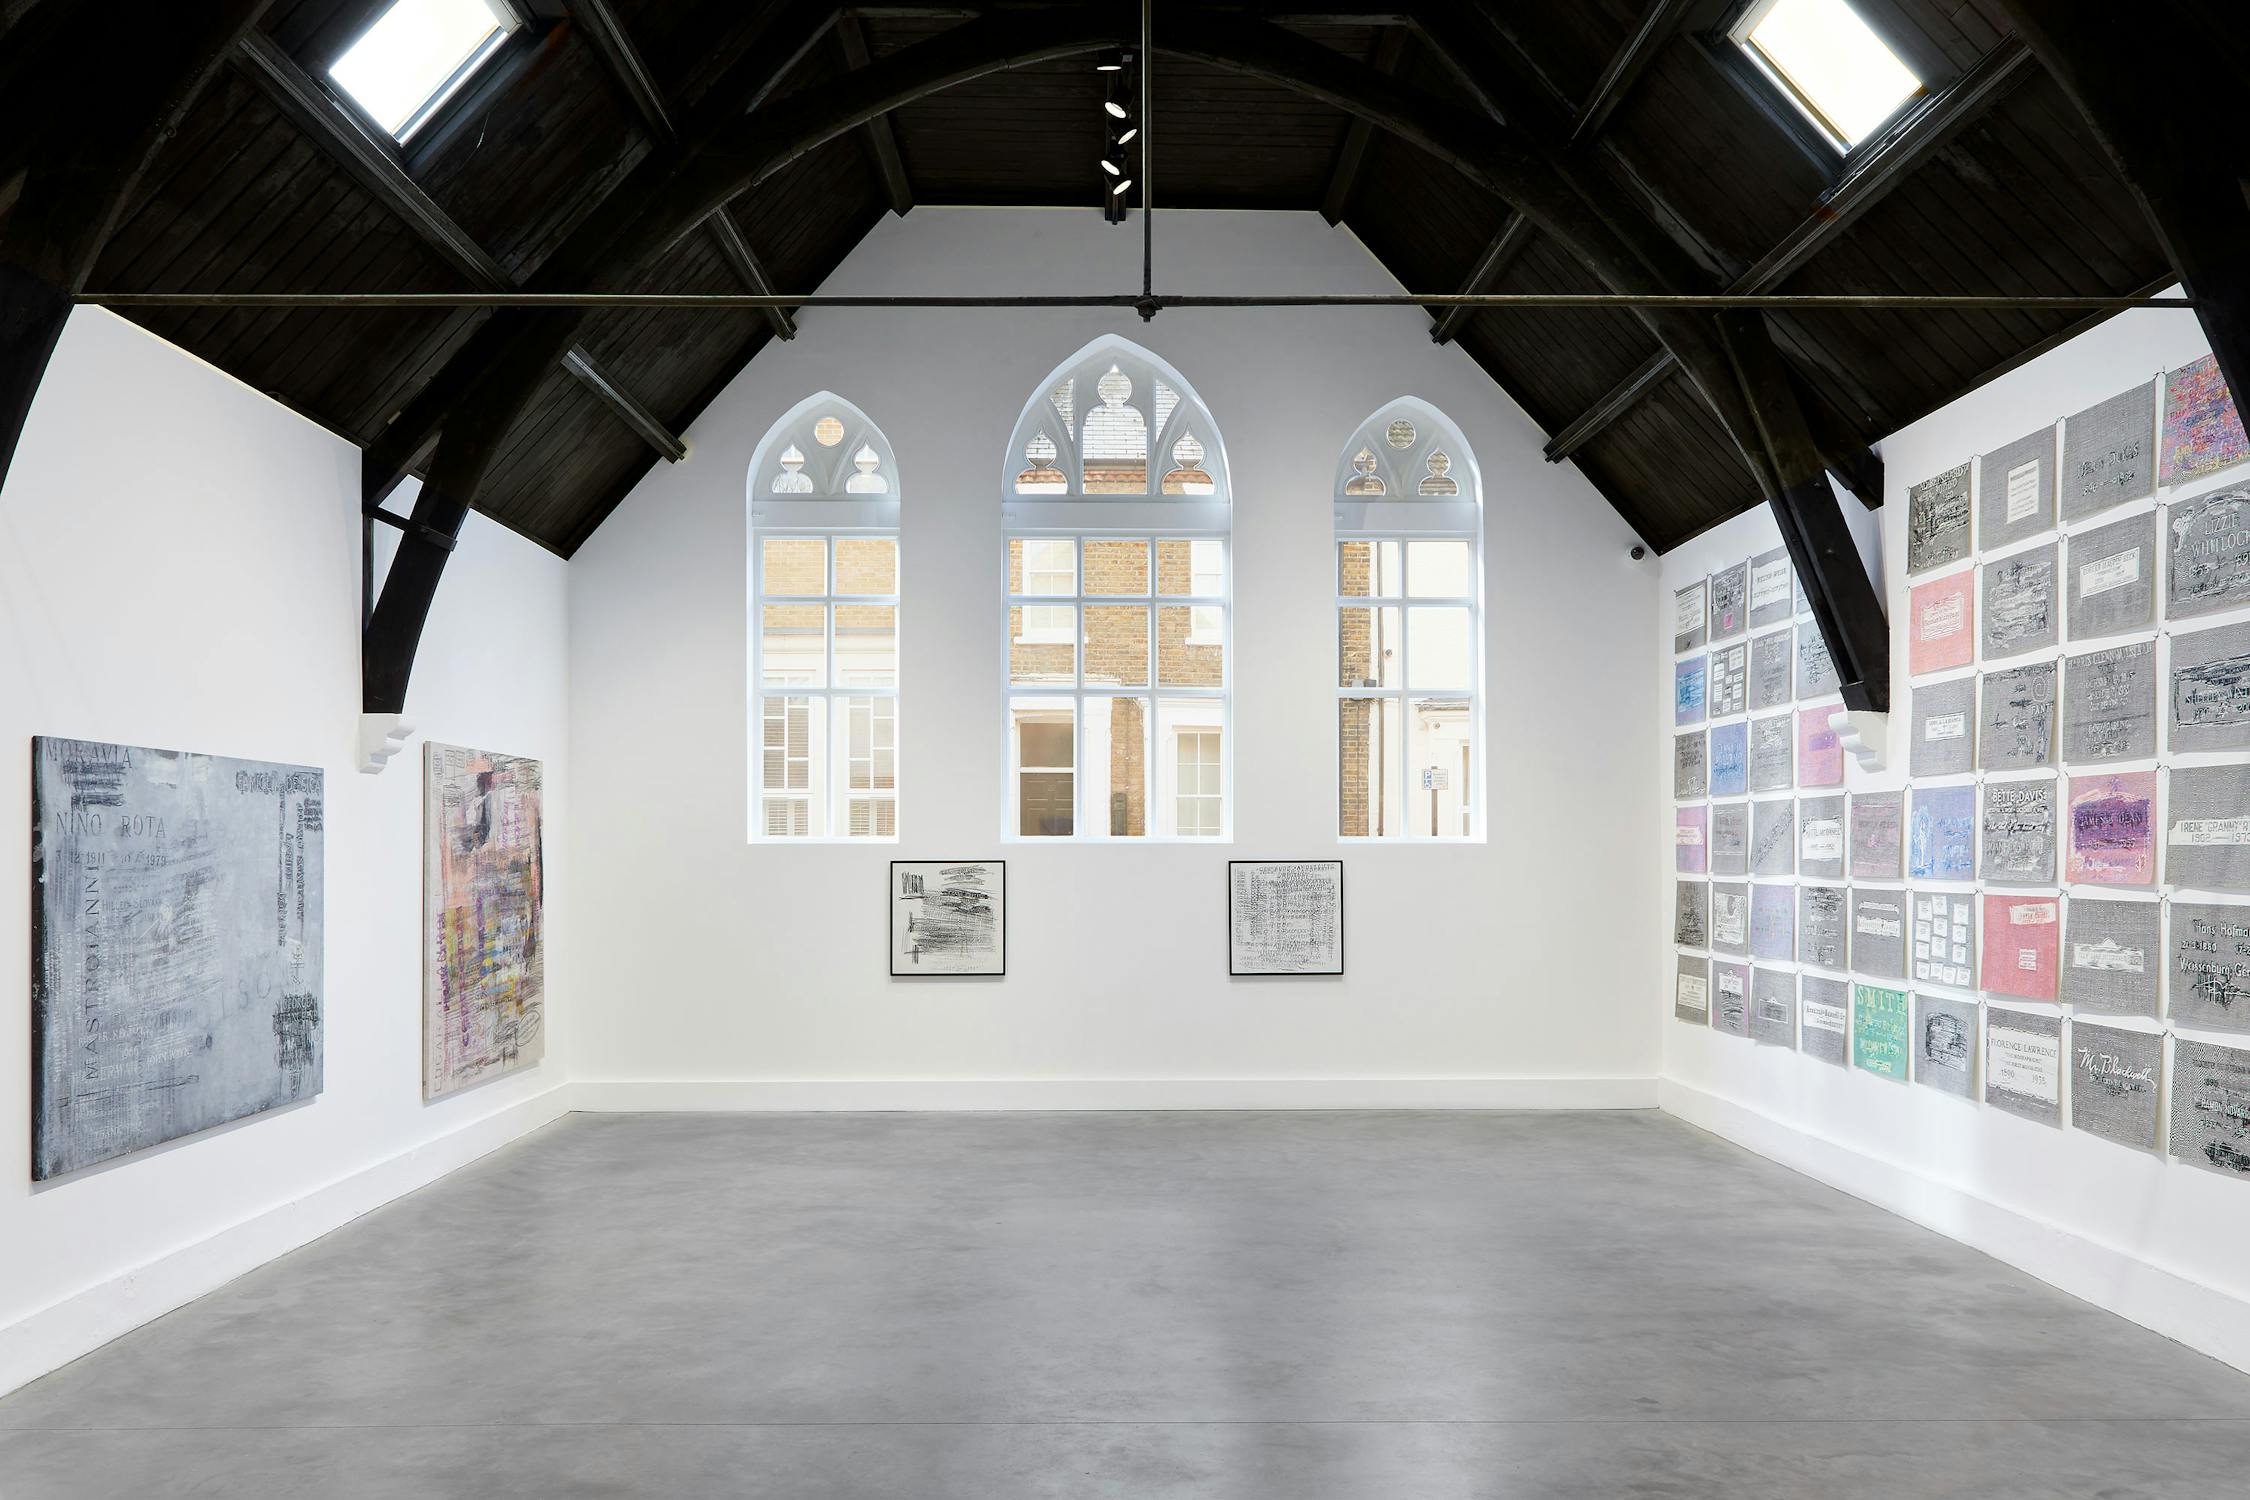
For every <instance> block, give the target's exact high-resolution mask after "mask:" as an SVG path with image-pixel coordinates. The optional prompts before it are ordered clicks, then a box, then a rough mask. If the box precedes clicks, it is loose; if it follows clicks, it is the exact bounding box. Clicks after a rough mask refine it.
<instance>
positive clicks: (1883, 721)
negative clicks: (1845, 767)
mask: <svg viewBox="0 0 2250 1500" xmlns="http://www.w3.org/2000/svg"><path fill="white" fill-rule="evenodd" d="M1828 722H1829V723H1830V725H1832V726H1833V727H1834V729H1835V731H1836V743H1837V744H1839V745H1841V746H1843V747H1844V748H1845V749H1846V750H1848V751H1850V752H1851V757H1852V759H1853V760H1855V761H1857V762H1858V763H1859V768H1860V769H1861V770H1862V771H1880V770H1882V769H1883V762H1884V761H1885V759H1886V758H1887V757H1888V754H1889V750H1890V743H1891V716H1890V715H1889V714H1879V713H1876V712H1874V711H1873V710H1872V709H1864V708H1839V709H1838V710H1836V712H1835V714H1834V715H1833V716H1832V717H1831V718H1830V719H1829V721H1828Z"/></svg>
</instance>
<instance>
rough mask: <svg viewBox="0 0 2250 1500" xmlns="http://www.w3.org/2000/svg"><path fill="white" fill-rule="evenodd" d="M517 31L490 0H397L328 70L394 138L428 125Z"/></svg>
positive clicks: (505, 12)
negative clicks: (510, 34) (454, 93)
mask: <svg viewBox="0 0 2250 1500" xmlns="http://www.w3.org/2000/svg"><path fill="white" fill-rule="evenodd" d="M515 29H516V18H515V16H514V14H513V13H511V12H510V11H508V10H507V9H506V8H505V7H504V6H502V5H498V4H495V3H493V0H396V3H394V4H393V5H392V6H391V7H390V8H389V9H388V10H386V11H384V12H383V13H382V14H381V15H379V16H377V17H376V18H375V20H374V22H373V24H371V25H370V26H369V27H368V28H367V29H366V30H365V31H363V32H361V33H360V35H359V40H357V41H355V42H353V43H352V44H351V46H350V47H348V48H347V49H345V52H344V55H343V56H342V57H339V58H337V59H336V62H335V65H334V66H333V67H331V68H330V69H329V70H328V76H329V77H330V78H333V79H334V80H335V81H336V83H337V85H338V86H339V87H341V88H342V89H343V90H344V92H346V93H348V94H350V95H351V96H352V98H353V100H354V101H355V102H357V103H358V105H359V107H360V108H361V109H364V110H366V111H367V113H368V114H369V115H370V116H372V117H373V118H374V121H375V123H376V124H378V125H380V126H382V127H383V128H384V129H385V130H387V131H389V132H390V133H391V134H392V135H393V136H394V137H396V138H397V139H399V140H402V141H403V140H405V139H406V138H407V137H408V136H410V135H412V134H413V133H414V132H415V131H416V130H418V129H419V128H421V127H422V126H423V125H425V124H427V123H428V122H429V120H430V118H431V116H433V115H435V114H436V113H437V111H438V108H439V106H440V105H442V104H444V103H445V101H446V100H447V99H449V98H451V97H452V96H453V92H454V91H455V90H456V89H458V88H460V87H461V85H462V84H464V83H466V82H468V80H469V77H470V75H471V74H473V73H475V72H476V70H477V69H478V68H479V67H480V66H482V65H483V63H484V61H485V60H486V59H487V58H489V57H491V56H492V54H493V53H495V52H497V51H498V50H500V44H501V43H503V42H505V41H506V40H507V39H508V34H509V33H510V32H512V31H514V30H515Z"/></svg>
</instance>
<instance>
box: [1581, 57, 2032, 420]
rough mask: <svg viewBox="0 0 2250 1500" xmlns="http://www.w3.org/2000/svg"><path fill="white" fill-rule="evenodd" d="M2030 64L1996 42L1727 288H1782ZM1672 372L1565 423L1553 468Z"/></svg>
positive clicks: (1657, 363)
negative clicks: (1784, 283)
mask: <svg viewBox="0 0 2250 1500" xmlns="http://www.w3.org/2000/svg"><path fill="white" fill-rule="evenodd" d="M2030 60H2031V54H2030V52H2029V51H2028V50H2027V49H2026V48H2025V47H2024V45H2023V43H2022V41H2020V40H2019V39H2018V38H2016V37H2013V36H2010V37H2004V38H2002V39H2001V40H2000V41H1999V42H1997V43H1996V44H1994V46H1993V48H1992V50H1991V51H1989V52H1987V53H1985V55H1984V56H1983V57H1981V58H1979V59H1978V60H1977V61H1976V63H1975V64H1974V65H1972V66H1971V67H1970V68H1969V70H1968V71H1967V72H1965V73H1963V74H1962V75H1961V76H1960V77H1959V78H1957V79H1955V80H1954V81H1953V82H1952V83H1951V84H1949V85H1947V86H1946V87H1945V88H1943V89H1940V90H1939V91H1938V92H1937V93H1935V94H1932V95H1931V96H1930V97H1929V98H1928V99H1926V100H1924V101H1923V102H1922V104H1921V106H1920V107H1919V108H1917V109H1916V110H1915V111H1914V112H1913V113H1912V114H1911V115H1909V116H1908V117H1907V119H1906V120H1905V121H1903V122H1902V123H1901V124H1900V125H1899V127H1898V128H1897V129H1895V130H1894V131H1892V132H1891V134H1890V135H1888V136H1887V137H1885V138H1884V139H1883V140H1882V141H1881V142H1879V143H1878V144H1876V145H1875V146H1874V147H1873V148H1872V149H1870V150H1869V151H1868V152H1867V153H1866V154H1865V155H1864V156H1862V157H1860V158H1859V159H1858V160H1857V161H1856V162H1854V163H1852V164H1851V165H1850V166H1848V167H1847V168H1846V170H1845V173H1844V175H1843V177H1842V178H1841V179H1840V180H1838V182H1837V183H1836V185H1835V186H1834V187H1832V188H1830V189H1829V190H1828V191H1827V192H1826V193H1824V194H1822V195H1821V200H1820V202H1819V203H1818V204H1816V205H1814V207H1813V210H1812V212H1811V213H1809V214H1807V215H1806V216H1805V218H1804V219H1803V220H1802V221H1801V222H1800V223H1799V224H1798V225H1797V227H1796V228H1795V229H1792V230H1791V231H1789V233H1787V234H1785V235H1783V236H1782V237H1781V239H1780V240H1779V241H1778V242H1777V243H1776V244H1775V245H1774V247H1773V248H1772V249H1770V250H1768V251H1767V252H1766V253H1765V254H1764V255H1761V256H1759V257H1758V259H1757V261H1756V262H1755V263H1753V264H1752V265H1751V266H1750V268H1749V269H1748V270H1746V271H1744V272H1743V273H1742V274H1741V275H1740V276H1738V277H1736V278H1735V279H1734V282H1733V284H1732V285H1730V286H1728V288H1727V290H1728V291H1729V292H1733V293H1737V294H1740V295H1744V296H1754V295H1756V294H1757V293H1760V292H1770V291H1772V290H1774V289H1775V288H1776V287H1778V286H1780V285H1781V283H1782V282H1784V281H1786V280H1788V279H1789V278H1790V277H1791V276H1793V275H1795V274H1796V273H1797V272H1798V271H1799V270H1801V269H1802V268H1803V267H1804V266H1805V264H1806V263H1807V262H1808V261H1810V260H1811V259H1812V258H1813V257H1814V256H1816V255H1818V254H1819V253H1820V252H1821V251H1822V250H1824V249H1826V248H1827V247H1828V246H1829V245H1832V244H1834V243H1835V242H1836V240H1837V239H1838V237H1840V236H1841V235H1842V234H1843V232H1844V231H1845V230H1847V229H1849V228H1850V227H1851V226H1852V225H1853V224H1854V223H1856V222H1858V220H1859V218H1860V216H1861V215H1862V214H1864V213H1866V212H1867V211H1868V210H1869V209H1871V208H1873V207H1874V206H1875V205H1876V204H1878V203H1880V202H1882V201H1883V199H1884V198H1885V197H1887V196H1889V194H1890V192H1891V190H1892V189H1893V188H1895V187H1897V186H1898V185H1899V184H1900V183H1901V182H1903V181H1905V180H1906V178H1907V177H1908V176H1909V175H1910V174H1911V173H1912V172H1913V171H1914V170H1915V169H1916V168H1917V167H1919V166H1921V165H1922V164H1923V163H1924V162H1926V161H1928V160H1929V159H1930V157H1931V156H1932V155H1934V154H1935V153H1936V152H1938V151H1939V150H1940V149H1942V148H1943V147H1944V146H1945V144H1946V143H1947V142H1948V141H1950V140H1952V139H1953V137H1954V136H1955V135H1957V134H1958V133H1959V132H1960V131H1961V129H1962V128H1963V127H1964V126H1966V125H1968V124H1969V123H1970V122H1971V121H1973V120H1975V119H1976V118H1977V117H1978V116H1979V115H1981V114H1983V113H1984V111H1985V110H1986V109H1988V108H1990V107H1991V106H1992V104H1993V102H1994V101H1995V100H1997V99H1999V98H2000V97H2001V96H2002V95H2003V94H2004V93H2006V92H2007V90H2008V89H2009V87H2011V86H2012V85H2013V84H2014V83H2015V82H2016V81H2017V80H2019V79H2020V78H2022V77H2023V76H2024V72H2025V68H2026V65H2027V64H2028V63H2029V62H2030ZM1652 367H1654V368H1652ZM1671 369H1672V356H1671V353H1670V351H1668V350H1664V351H1659V352H1658V353H1657V354H1656V355H1655V356H1653V358H1652V359H1651V361H1650V364H1648V365H1644V366H1642V367H1641V368H1640V369H1638V370H1636V371H1634V372H1633V374H1631V375H1629V376H1627V377H1626V378H1625V380H1623V381H1622V382H1620V383H1619V384H1618V385H1617V386H1616V387H1615V388H1614V389H1612V390H1611V391H1610V392H1609V393H1608V394H1607V395H1605V396H1603V397H1602V399H1601V400H1600V401H1597V402H1596V403H1594V405H1592V406H1591V407H1588V408H1587V409H1586V410H1585V411H1584V412H1582V413H1580V414H1579V415H1578V416H1577V417H1575V418H1573V419H1572V420H1571V421H1570V422H1568V423H1566V424H1564V426H1563V428H1562V430H1561V431H1559V432H1557V433H1556V434H1555V435H1554V437H1553V438H1552V439H1550V440H1549V441H1548V443H1547V447H1546V455H1547V462H1549V463H1560V462H1562V461H1563V460H1564V459H1566V458H1568V457H1570V455H1571V454H1573V453H1575V452H1577V451H1578V449H1580V448H1582V447H1584V446H1585V445H1586V443H1587V442H1588V440H1590V439H1592V438H1594V437H1595V436H1597V435H1599V434H1600V433H1601V432H1602V431H1603V429H1605V428H1607V427H1608V426H1609V424H1610V423H1612V422H1614V421H1616V420H1617V419H1618V418H1619V417H1621V416H1623V415H1624V414H1625V413H1626V412H1628V411H1630V410H1632V409H1633V406H1634V404H1635V403H1636V402H1638V401H1639V400H1640V398H1641V397H1642V396H1645V395H1647V394H1648V393H1649V392H1650V391H1651V390H1654V389H1655V388H1656V387H1657V386H1658V385H1659V384H1661V383H1662V377H1663V376H1664V375H1667V374H1669V373H1670V372H1671Z"/></svg>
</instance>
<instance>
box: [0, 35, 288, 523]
mask: <svg viewBox="0 0 2250 1500" xmlns="http://www.w3.org/2000/svg"><path fill="white" fill-rule="evenodd" d="M268 3H270V0H226V3H217V0H209V3H200V4H195V5H157V6H149V7H147V8H146V13H145V14H139V15H136V17H135V18H134V23H133V24H134V28H135V29H134V33H133V36H132V41H131V44H130V45H129V46H119V45H118V42H117V37H116V35H115V28H116V26H117V25H118V24H119V22H118V18H117V17H116V15H115V14H114V13H112V12H111V11H110V10H109V8H107V7H104V6H92V5H59V4H48V5H41V6H37V7H35V8H33V9H32V10H30V11H29V12H27V13H25V14H23V15H21V16H19V17H17V18H16V19H15V20H14V22H13V23H12V24H11V25H9V26H8V28H7V46H6V48H5V49H4V51H0V482H5V480H6V479H7V474H8V468H9V465H10V464H11V463H12V462H13V461H14V458H15V453H16V442H17V440H18V439H19V438H20V437H22V435H23V424H24V419H25V418H26V417H27V416H28V415H29V414H30V411H31V400H32V397H33V395H34V394H35V393H36V392H37V391H38V389H39V381H40V379H41V377H42V376H44V375H45V374H46V370H47V361H48V359H49V357H50V356H52V355H53V353H54V351H55V343H56V341H57V340H58V339H60V338H61V337H62V330H63V324H64V322H65V321H67V320H68V318H69V317H70V308H71V297H72V295H73V294H74V293H76V292H78V291H79V290H80V289H81V288H83V287H84V286H85V284H86V276H87V273H88V272H89V271H91V270H92V269H93V265H94V259H95V257H96V256H98V255H99V254H100V253H101V248H102V244H103V242H104V241H105V240H107V239H108V238H109V232H110V228H111V226H112V225H113V224H114V223H115V222H116V220H117V215H118V213H119V212H120V211H121V210H122V209H123V208H124V205H125V201H126V199H127V198H128V197H129V196H130V195H131V193H132V191H133V188H134V186H135V184H137V183H138V182H139V181H140V178H141V174H142V173H143V172H144V171H145V170H146V169H147V167H148V163H149V162H150V160H151V159H152V158H154V156H155V155H156V151H157V148H158V147H160V146H161V145H163V143H164V142H165V140H166V139H168V138H169V137H170V136H171V134H172V132H173V131H174V130H176V129H178V128H179V123H180V120H181V119H182V117H184V116H185V115H186V113H187V110H188V106H189V105H191V104H192V103H194V101H195V96H196V95H197V94H198V93H200V92H201V91H202V89H203V86H204V84H205V83H207V82H208V81H209V80H210V78H211V75H212V74H213V73H215V72H216V71H218V69H219V67H220V65H221V64H222V63H223V62H224V60H225V58H226V55H227V51H228V49H229V48H231V47H232V46H233V45H234V41H235V38H236V37H238V36H240V35H241V34H242V33H243V32H244V31H246V30H248V29H249V28H250V27H252V26H254V25H255V24H257V21H258V18H259V16H260V15H262V14H263V13H264V11H265V9H266V6H267V4H268Z"/></svg>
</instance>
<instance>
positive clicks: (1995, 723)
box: [1977, 661, 2061, 771]
mask: <svg viewBox="0 0 2250 1500" xmlns="http://www.w3.org/2000/svg"><path fill="white" fill-rule="evenodd" d="M2060 677H2061V673H2060V671H2059V670H2058V668H2057V667H2056V665H2055V663H2053V662H2051V661H2038V662H2033V663H2031V664H2030V665H2028V666H2022V667H2011V668H2009V669H2008V670H2007V671H2004V672H1988V673H1986V674H1985V677H1984V686H1983V688H1982V689H1981V692H1982V693H1983V697H1984V704H1983V713H1982V714H1981V716H1980V718H1979V723H1978V727H1977V769H1979V770H1981V771H2030V770H2037V769H2038V768H2039V767H2041V766H2048V765H2052V764H2054V759H2055V709H2056V702H2055V699H2056V696H2057V690H2058V686H2059V679H2060Z"/></svg>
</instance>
